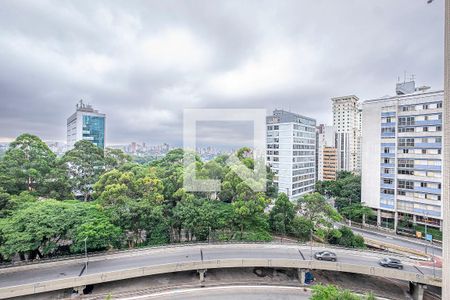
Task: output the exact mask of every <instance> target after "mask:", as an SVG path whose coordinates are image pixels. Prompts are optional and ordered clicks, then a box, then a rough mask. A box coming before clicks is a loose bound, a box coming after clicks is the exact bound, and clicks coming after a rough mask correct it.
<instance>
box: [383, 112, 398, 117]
mask: <svg viewBox="0 0 450 300" xmlns="http://www.w3.org/2000/svg"><path fill="white" fill-rule="evenodd" d="M395 115H396V112H395V111H388V112H382V113H381V117H395Z"/></svg>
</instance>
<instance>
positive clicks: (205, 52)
mask: <svg viewBox="0 0 450 300" xmlns="http://www.w3.org/2000/svg"><path fill="white" fill-rule="evenodd" d="M349 3H350V5H351V8H352V9H348V6H347V7H346V8H345V9H344V8H343V7H340V5H338V4H335V3H331V4H330V3H327V6H325V5H324V4H325V3H324V2H319V3H317V5H315V6H313V7H310V6H307V5H306V4H304V3H300V2H286V4H285V5H283V6H277V7H276V9H275V10H272V9H271V8H270V6H271V4H270V3H267V2H266V3H263V4H259V3H256V2H249V3H248V4H247V6H245V7H242V8H241V9H240V10H239V13H237V14H234V15H233V16H230V14H228V13H227V12H235V11H236V9H235V8H236V7H237V5H239V3H237V2H228V3H226V4H223V3H222V4H220V5H219V7H218V8H217V7H216V5H209V4H205V3H200V2H196V1H192V2H189V3H186V4H181V5H177V6H176V7H175V6H174V2H166V3H159V4H152V5H151V6H150V5H144V3H138V2H136V3H134V4H132V5H129V6H126V5H124V4H119V3H115V4H109V3H108V5H106V3H103V2H97V3H95V4H94V7H93V8H92V10H91V11H89V10H88V7H84V6H83V5H81V4H77V5H74V4H71V3H70V2H69V3H66V4H62V3H57V4H52V5H50V4H48V5H45V4H44V5H43V4H42V3H41V4H40V5H39V7H34V6H33V4H32V3H27V4H25V3H24V2H17V1H14V2H3V3H2V11H1V12H0V14H1V16H2V18H0V20H1V21H0V23H1V24H2V26H1V28H2V29H1V32H2V36H3V37H2V38H1V39H0V45H1V48H2V49H3V52H2V55H1V56H0V60H1V63H2V65H3V66H4V68H2V70H3V71H0V86H1V87H2V88H1V89H0V91H1V92H0V98H1V99H2V100H1V101H2V102H1V103H2V110H1V112H0V128H2V131H1V132H0V141H1V142H4V141H11V140H12V139H14V138H15V137H16V136H18V135H19V134H21V133H23V132H30V133H32V134H36V135H39V136H41V137H42V138H43V139H45V140H54V141H64V140H65V130H64V129H65V128H64V127H65V126H64V123H65V117H66V116H67V115H69V114H70V113H71V112H72V111H73V107H74V105H75V103H76V102H77V101H78V100H79V99H81V98H82V99H84V100H85V101H86V103H89V104H91V105H93V106H95V107H97V108H98V109H99V110H101V111H102V112H103V113H105V114H106V115H108V124H109V127H108V132H107V141H108V142H107V144H110V145H114V144H122V143H123V144H126V143H130V142H132V141H147V142H150V141H151V142H154V143H155V144H157V143H162V142H167V143H169V144H174V145H176V144H177V142H178V143H179V142H180V141H181V113H182V108H186V107H218V108H222V107H232V108H241V107H242V108H244V107H257V108H261V107H262V108H266V109H267V112H268V114H269V113H270V112H271V111H272V110H273V109H275V108H280V109H285V110H290V111H292V112H296V113H300V114H303V115H308V116H311V117H314V118H315V119H317V121H318V123H324V124H330V123H331V116H332V112H331V109H330V99H331V98H332V97H336V96H342V95H348V94H355V95H357V96H358V97H359V98H360V99H361V101H364V100H367V99H373V98H378V97H381V96H384V94H389V95H393V94H394V89H393V84H394V83H395V81H396V79H397V76H400V80H403V72H404V70H407V71H408V77H409V75H410V74H412V73H414V74H416V76H417V82H418V84H419V85H422V84H427V85H431V86H432V89H433V90H438V89H441V88H442V81H443V78H442V73H443V72H441V71H442V64H441V61H442V57H443V51H442V49H441V47H433V46H432V45H434V44H436V45H440V44H442V41H443V32H442V26H441V24H442V22H443V19H442V14H441V10H440V9H426V6H425V3H422V2H417V3H411V1H398V2H396V3H390V2H388V1H384V2H377V3H371V4H366V3H365V4H364V5H363V4H358V3H353V2H349ZM259 5H261V6H264V7H263V8H264V9H261V10H259V9H258V6H259ZM432 5H435V6H443V4H442V3H441V2H439V1H435V2H434V3H433V4H432ZM400 8H401V9H400ZM199 10H202V11H204V12H203V13H201V14H200V15H198V14H196V13H198V11H199ZM399 11H401V13H398V12H399ZM13 12H19V13H21V14H22V15H23V16H24V19H26V20H28V21H31V20H33V19H39V20H41V21H40V22H38V23H39V24H38V25H37V26H34V27H33V28H29V27H28V26H27V24H28V23H22V21H20V20H19V19H12V18H11V16H14V15H15V14H14V13H13ZM293 12H294V13H293ZM152 14H155V15H158V16H159V18H158V19H155V20H151V21H149V20H150V19H152V18H151V16H152ZM171 16H176V17H177V20H178V21H176V22H175V21H174V20H173V18H171ZM194 16H195V18H194ZM97 17H102V18H97ZM342 18H347V19H350V18H351V19H352V22H351V23H345V22H343V23H342V24H341V23H340V22H339V20H341V19H342ZM100 19H101V20H102V22H101V23H100V22H99V21H98V20H100ZM417 19H419V20H421V22H417ZM42 20H45V21H42ZM28 21H27V22H28ZM313 21H314V22H313ZM344 23H345V24H344ZM349 24H350V25H349ZM205 25H207V26H205ZM330 26H332V28H333V31H330V30H329V28H330ZM218 33H220V34H218ZM377 36H379V37H380V38H383V41H384V42H383V47H385V48H386V49H390V50H389V55H388V56H387V55H386V53H387V52H386V53H385V52H383V48H380V47H381V45H380V47H376V48H375V47H371V46H370V44H371V42H372V43H373V41H372V40H371V39H373V38H374V37H377ZM94 37H95V38H96V39H98V40H94ZM98 37H100V38H98ZM129 45H133V47H131V48H132V49H130V47H129ZM372 48H373V49H372ZM180 49H183V51H181V50H180ZM405 49H406V50H407V51H404V50H405ZM49 62H52V65H53V66H55V67H53V68H48V63H49ZM280 74H282V76H280ZM407 79H408V78H407ZM380 93H383V94H380ZM167 132H171V133H173V134H170V136H168V135H167Z"/></svg>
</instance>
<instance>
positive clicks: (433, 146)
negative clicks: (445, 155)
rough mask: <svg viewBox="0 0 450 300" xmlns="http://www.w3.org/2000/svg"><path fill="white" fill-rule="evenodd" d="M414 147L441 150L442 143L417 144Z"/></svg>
mask: <svg viewBox="0 0 450 300" xmlns="http://www.w3.org/2000/svg"><path fill="white" fill-rule="evenodd" d="M414 146H415V147H416V148H425V149H428V148H433V149H441V148H442V143H415V144H414Z"/></svg>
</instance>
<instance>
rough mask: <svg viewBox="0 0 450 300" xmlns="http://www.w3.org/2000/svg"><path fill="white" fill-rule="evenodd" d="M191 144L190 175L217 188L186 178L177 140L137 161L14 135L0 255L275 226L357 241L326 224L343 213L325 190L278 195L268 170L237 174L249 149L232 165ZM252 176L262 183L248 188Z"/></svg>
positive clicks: (203, 237)
mask: <svg viewBox="0 0 450 300" xmlns="http://www.w3.org/2000/svg"><path fill="white" fill-rule="evenodd" d="M188 154H189V153H188ZM191 154H192V155H193V158H194V160H193V162H192V164H190V165H189V166H188V169H189V170H190V171H194V170H195V176H196V177H197V179H213V180H217V181H219V183H220V184H219V186H220V188H221V190H220V192H218V193H216V192H208V191H206V192H205V191H195V192H192V191H188V190H186V189H185V188H184V186H183V180H184V172H185V171H187V170H185V166H184V159H185V153H184V151H183V150H182V149H176V150H172V151H170V152H169V153H167V155H166V156H164V157H163V158H160V159H157V160H154V161H152V162H151V163H148V164H147V163H145V164H138V163H136V162H132V161H131V159H130V157H129V156H127V155H125V154H124V153H123V152H122V151H120V150H113V149H105V151H104V150H103V149H100V148H98V147H97V146H95V145H94V144H92V143H91V142H89V141H79V142H77V143H76V144H75V146H74V148H73V149H72V150H70V151H68V152H66V153H65V154H64V155H63V156H62V157H61V158H58V157H56V155H54V154H53V153H52V152H51V151H50V149H49V148H48V147H47V146H46V145H45V143H43V142H42V141H41V140H40V139H39V138H38V137H36V136H33V135H29V134H24V135H21V136H19V137H18V138H17V139H16V141H15V142H13V143H11V145H10V148H9V149H8V150H7V152H6V153H5V155H4V157H3V158H2V159H0V261H2V260H12V259H17V258H20V259H35V258H37V257H51V256H55V255H64V254H70V253H79V252H82V251H83V250H84V247H85V244H86V246H87V248H88V250H89V251H104V250H108V249H113V248H114V249H117V248H133V247H142V246H147V245H160V244H166V243H170V242H175V243H176V242H192V241H228V240H246V241H269V240H271V239H272V233H276V234H278V235H291V236H294V237H296V238H298V239H299V240H306V239H308V238H309V236H310V233H311V232H313V231H314V232H316V234H317V233H318V230H319V229H320V230H325V233H323V234H321V235H320V236H322V237H323V239H324V240H326V241H329V242H330V243H338V244H343V245H347V246H351V247H354V246H355V245H357V244H358V243H360V242H361V241H360V240H358V237H355V236H352V235H351V231H350V233H349V232H348V230H347V229H340V230H332V229H330V228H329V226H330V224H331V223H332V222H333V221H335V220H338V219H339V217H340V216H339V214H338V213H337V212H336V211H335V210H334V209H333V208H332V207H330V206H329V204H328V203H327V202H326V201H325V199H324V197H323V196H322V195H320V194H311V195H306V196H305V197H304V198H302V199H301V200H300V201H299V202H298V205H295V204H294V203H293V202H291V201H290V200H289V199H288V197H287V196H286V195H285V194H280V195H279V196H278V195H277V191H276V186H275V185H274V184H273V173H272V172H270V170H269V172H268V173H267V180H262V181H258V179H255V178H252V176H251V175H250V176H248V177H244V178H241V177H239V176H238V175H237V173H236V172H240V171H241V170H239V169H237V168H244V167H245V168H246V169H247V168H250V169H251V168H254V167H255V162H254V161H253V158H252V154H251V150H250V149H248V148H243V149H241V150H239V151H238V152H237V153H236V156H231V157H233V159H238V160H239V161H240V162H241V164H236V165H237V167H235V166H229V165H228V164H227V160H228V159H229V157H230V156H227V155H223V156H218V157H216V158H215V159H213V160H210V161H207V162H204V161H202V160H201V159H200V157H199V156H198V155H196V154H195V153H191ZM254 185H260V187H264V185H266V186H267V191H266V192H255V191H254V190H253V189H252V188H251V187H252V186H254ZM74 199H78V200H74ZM80 200H84V201H80ZM270 203H274V205H273V207H272V209H271V211H270V212H269V213H268V212H267V210H268V207H269V204H270ZM361 210H363V208H361ZM324 228H325V229H324Z"/></svg>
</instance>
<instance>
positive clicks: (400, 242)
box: [352, 227, 442, 257]
mask: <svg viewBox="0 0 450 300" xmlns="http://www.w3.org/2000/svg"><path fill="white" fill-rule="evenodd" d="M352 230H353V231H354V232H356V233H358V234H361V235H362V236H363V237H367V238H369V239H372V240H376V241H380V242H383V243H388V244H394V245H397V246H400V247H405V248H410V249H414V250H417V251H422V252H425V249H427V253H428V254H430V255H431V254H433V251H434V255H435V256H439V257H442V248H441V247H440V246H437V245H433V246H431V245H430V244H428V245H427V244H426V243H425V242H424V241H420V240H414V239H412V238H407V237H402V236H397V235H394V234H389V233H383V232H377V231H371V230H367V229H361V228H358V227H352Z"/></svg>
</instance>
